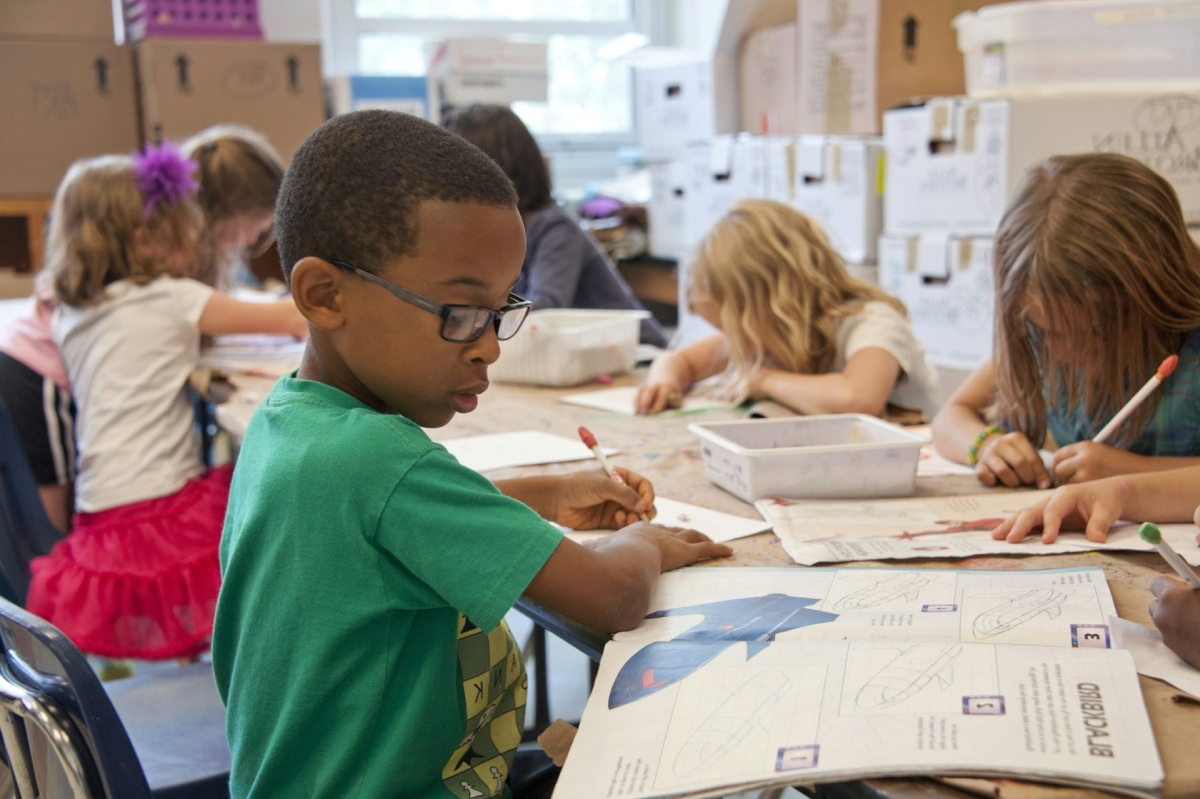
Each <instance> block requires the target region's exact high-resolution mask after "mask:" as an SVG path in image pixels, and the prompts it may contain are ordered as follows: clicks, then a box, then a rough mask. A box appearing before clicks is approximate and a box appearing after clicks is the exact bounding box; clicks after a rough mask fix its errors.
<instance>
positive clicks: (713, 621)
mask: <svg viewBox="0 0 1200 799" xmlns="http://www.w3.org/2000/svg"><path fill="white" fill-rule="evenodd" d="M819 601H820V600H819V599H813V598H811V597H802V596H788V595H787V594H766V595H765V596H756V597H745V598H742V599H725V600H721V601H719V602H708V603H705V604H702V605H691V606H689V607H685V608H670V609H668V610H660V611H656V612H654V613H651V614H650V615H649V616H647V617H646V618H647V619H660V618H663V617H666V616H698V615H702V616H704V620H703V621H701V622H699V623H698V624H696V625H694V626H693V627H691V628H689V629H688V630H685V631H684V632H682V633H680V634H679V635H677V636H675V637H674V638H672V639H671V640H670V641H655V642H653V643H650V644H647V645H646V646H644V647H642V648H641V649H639V650H638V651H637V652H636V653H635V654H634V655H633V657H631V658H630V659H629V660H627V661H625V665H623V666H621V671H620V672H618V674H617V679H616V681H615V682H614V683H613V687H612V691H610V692H609V695H608V706H609V708H616V707H620V706H622V705H627V704H629V703H630V702H636V701H637V700H639V699H642V698H643V697H646V696H649V695H650V694H652V693H655V692H656V691H660V690H662V689H663V688H666V687H667V686H668V685H674V684H675V683H677V682H679V681H680V680H682V679H684V678H685V677H687V676H688V675H690V674H692V673H694V672H695V671H696V670H697V669H699V668H700V667H701V666H703V665H704V664H705V663H708V662H709V661H710V660H712V659H713V658H715V657H716V656H717V655H719V654H721V653H722V652H724V651H725V650H726V649H728V648H729V647H731V646H733V645H734V644H736V643H738V642H740V641H745V642H746V659H747V660H749V659H750V658H752V657H754V656H755V655H757V654H758V653H759V652H761V651H762V650H764V649H766V648H767V647H768V646H770V645H771V642H772V641H774V640H775V636H776V635H777V634H779V633H782V632H787V631H788V630H796V629H799V628H801V627H808V626H809V625H812V624H823V623H825V622H830V621H833V620H834V619H836V618H837V617H838V614H836V613H826V612H825V611H823V610H812V609H811V607H810V606H811V605H814V604H816V603H817V602H819Z"/></svg>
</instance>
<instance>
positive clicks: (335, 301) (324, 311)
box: [292, 257, 346, 330]
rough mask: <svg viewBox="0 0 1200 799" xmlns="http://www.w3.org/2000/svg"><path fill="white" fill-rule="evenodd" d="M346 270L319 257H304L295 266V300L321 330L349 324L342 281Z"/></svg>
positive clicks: (293, 293) (293, 296)
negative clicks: (347, 322)
mask: <svg viewBox="0 0 1200 799" xmlns="http://www.w3.org/2000/svg"><path fill="white" fill-rule="evenodd" d="M345 277H346V273H345V272H343V271H342V270H340V269H338V268H337V267H336V266H334V265H333V264H331V263H329V262H328V261H323V260H321V259H320V258H316V257H308V258H301V259H300V260H299V261H297V262H296V265H295V266H293V267H292V300H294V301H295V303H296V307H297V308H299V309H300V313H301V314H302V315H303V316H304V318H305V319H307V320H308V321H310V322H312V323H313V324H314V325H316V326H317V328H318V329H320V330H337V329H338V328H340V327H342V326H343V325H344V324H346V316H345V307H344V302H343V301H344V297H343V295H342V281H343V280H345Z"/></svg>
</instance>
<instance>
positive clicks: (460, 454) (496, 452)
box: [439, 430, 618, 472]
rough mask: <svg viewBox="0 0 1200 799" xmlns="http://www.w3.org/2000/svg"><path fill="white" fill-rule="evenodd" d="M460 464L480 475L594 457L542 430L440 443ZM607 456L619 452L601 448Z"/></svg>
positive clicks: (574, 442)
mask: <svg viewBox="0 0 1200 799" xmlns="http://www.w3.org/2000/svg"><path fill="white" fill-rule="evenodd" d="M439 443H441V444H442V446H444V447H445V448H446V449H448V450H449V451H450V454H451V455H453V456H454V457H455V458H458V462H459V463H461V464H462V465H463V466H466V467H467V468H469V469H474V470H475V471H477V472H486V471H490V470H492V469H506V468H508V467H510V466H532V465H534V464H539V463H567V462H569V461H582V460H594V459H595V457H596V456H595V455H593V454H592V451H591V450H590V449H588V448H587V447H585V446H584V444H583V442H582V441H580V440H579V439H577V438H575V439H571V438H567V437H566V436H556V435H554V434H553V433H543V432H542V431H540V430H517V431H514V432H511V433H489V434H487V435H482V436H465V437H463V438H452V439H450V440H449V441H442V442H439ZM600 449H601V450H603V451H604V454H605V455H615V454H616V453H617V452H618V450H615V449H610V448H608V447H601V448H600ZM598 466H599V464H597V467H598Z"/></svg>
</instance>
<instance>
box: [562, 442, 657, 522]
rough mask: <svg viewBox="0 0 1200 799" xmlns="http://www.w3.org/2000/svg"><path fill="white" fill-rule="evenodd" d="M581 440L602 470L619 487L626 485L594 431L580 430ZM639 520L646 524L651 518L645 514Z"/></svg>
mask: <svg viewBox="0 0 1200 799" xmlns="http://www.w3.org/2000/svg"><path fill="white" fill-rule="evenodd" d="M579 439H580V440H581V441H583V445H584V446H585V447H587V448H588V449H590V450H591V451H592V454H593V455H595V456H596V460H598V461H600V468H602V469H604V471H605V472H606V473H607V474H608V476H609V477H611V478H612V479H613V481H614V482H616V483H617V484H618V485H626V483H625V480H624V479H623V478H622V477H621V473H620V472H618V471H617V470H616V469H614V468H613V467H612V466H611V465H609V462H608V458H606V457H604V450H602V449H600V445H599V444H597V443H596V437H595V436H594V435H592V431H591V430H588V429H587V428H586V427H580V428H579ZM638 518H639V519H641V520H642V521H644V522H648V521H650V517H649V516H647V515H646V514H644V513H639V514H638Z"/></svg>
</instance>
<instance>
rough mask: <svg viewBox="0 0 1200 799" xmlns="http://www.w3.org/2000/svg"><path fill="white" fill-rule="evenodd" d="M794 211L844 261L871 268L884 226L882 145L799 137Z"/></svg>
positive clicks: (873, 140) (840, 138)
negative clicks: (816, 227)
mask: <svg viewBox="0 0 1200 799" xmlns="http://www.w3.org/2000/svg"><path fill="white" fill-rule="evenodd" d="M794 146H795V150H796V169H795V174H796V183H795V185H794V187H793V200H792V203H793V205H795V206H796V208H798V209H800V210H801V211H803V212H804V213H806V214H808V215H809V216H811V217H813V218H814V219H816V220H817V221H819V222H820V223H821V225H822V227H824V228H825V232H826V234H828V236H829V239H830V241H831V242H832V243H833V245H834V246H835V247H837V249H838V251H839V252H841V254H842V257H843V258H845V259H846V260H847V261H851V262H853V263H859V264H866V263H875V260H876V245H877V242H878V240H879V233H880V231H881V230H882V222H883V143H882V140H880V139H855V138H848V137H842V136H801V137H800V138H798V139H797V140H796V143H795V145H794Z"/></svg>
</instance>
